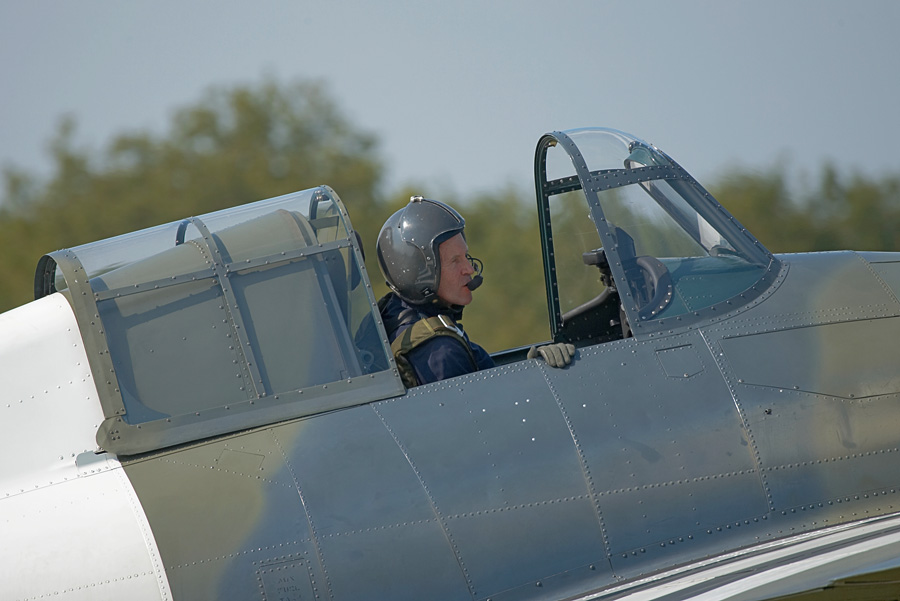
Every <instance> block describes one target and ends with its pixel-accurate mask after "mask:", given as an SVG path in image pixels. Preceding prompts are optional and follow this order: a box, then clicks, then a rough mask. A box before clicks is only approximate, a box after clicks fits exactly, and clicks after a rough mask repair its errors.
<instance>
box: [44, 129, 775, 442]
mask: <svg viewBox="0 0 900 601" xmlns="http://www.w3.org/2000/svg"><path fill="white" fill-rule="evenodd" d="M535 177H536V180H535V181H536V189H537V200H538V215H539V222H540V226H541V243H542V248H543V256H544V267H545V278H546V290H547V300H548V307H549V314H550V326H551V328H550V329H551V333H552V336H553V339H554V341H555V342H571V343H573V344H575V345H576V346H581V347H583V346H587V345H591V344H597V343H602V342H608V341H613V340H619V339H622V338H629V337H632V336H633V337H635V338H637V339H641V338H642V337H651V336H656V335H660V334H662V333H664V332H666V331H673V330H676V329H679V328H682V327H691V326H692V324H695V323H698V322H700V321H701V320H703V321H704V322H708V321H709V320H710V319H713V320H714V319H716V318H717V316H723V317H724V316H725V315H730V314H733V312H734V311H740V310H742V308H744V307H747V306H750V305H751V304H752V303H754V302H756V299H758V298H759V297H760V295H762V294H763V293H764V292H765V291H766V290H767V289H768V288H770V284H771V283H772V282H773V281H774V280H775V278H776V276H777V274H778V271H779V263H778V261H777V259H776V258H775V257H773V256H772V255H771V254H770V253H769V252H768V251H767V250H766V249H765V248H763V247H762V246H761V245H760V244H759V243H758V242H757V241H756V240H755V239H754V238H753V237H752V236H751V235H750V234H749V233H748V232H747V231H746V230H745V229H744V228H742V227H741V226H740V224H738V223H737V222H736V221H735V220H734V218H733V217H731V215H729V214H728V213H727V211H725V209H723V208H722V207H721V205H719V204H718V203H717V202H716V201H715V200H714V199H713V198H712V197H711V196H710V195H709V194H708V193H707V192H706V191H705V190H704V189H703V188H702V187H701V186H700V185H699V184H698V183H697V182H696V181H695V180H694V179H693V178H692V177H691V176H690V175H689V174H688V173H687V172H686V171H684V170H683V169H682V168H681V167H680V166H679V165H678V164H677V163H675V162H674V161H673V160H672V159H670V158H669V157H668V156H667V155H665V154H664V153H662V152H661V151H660V150H658V149H657V148H655V147H653V146H652V145H650V144H647V143H646V142H643V141H641V140H639V139H637V138H634V137H633V136H629V135H628V134H624V133H622V132H618V131H615V130H610V129H583V130H573V131H569V132H554V133H550V134H546V135H545V136H543V137H542V138H541V140H540V141H539V143H538V147H537V151H536V154H535ZM535 243H536V242H535ZM54 292H61V293H62V294H63V295H65V296H66V298H67V299H68V301H69V304H70V305H71V306H72V309H73V311H74V314H75V319H76V321H77V323H78V327H79V329H80V331H81V336H82V339H83V341H84V343H85V349H86V351H87V354H88V360H89V362H90V368H91V373H92V374H93V376H94V380H95V384H96V386H97V392H98V394H99V398H100V402H101V405H102V410H103V416H104V420H103V422H102V424H101V425H100V427H99V431H98V433H97V443H98V445H99V446H100V448H102V449H105V450H108V451H110V452H113V453H115V454H120V455H133V454H138V453H143V452H147V451H152V450H155V449H160V448H164V447H170V446H173V445H177V444H182V443H187V442H190V441H194V440H198V439H202V438H208V437H211V436H216V435H219V434H224V433H228V432H234V431H236V430H243V429H247V428H253V427H256V426H261V425H266V424H271V423H274V422H277V421H282V420H286V419H294V418H298V417H304V416H307V415H313V414H316V413H320V412H323V411H330V410H334V409H339V408H342V407H347V406H351V405H359V404H364V403H369V402H372V401H376V400H380V399H386V398H391V397H395V396H400V395H403V394H404V393H405V388H404V386H403V384H402V382H401V380H400V378H399V375H398V372H397V369H396V364H395V362H394V359H393V357H392V355H391V352H390V347H389V344H388V343H387V340H386V337H385V336H384V328H383V327H381V321H380V316H379V311H378V307H377V304H376V300H375V298H374V295H373V291H372V288H371V285H370V280H369V277H368V275H367V273H366V270H365V265H364V262H363V252H362V248H361V245H360V241H359V239H358V238H357V237H356V235H355V233H354V231H353V229H352V227H351V225H350V219H349V216H348V214H347V211H346V209H345V207H344V205H343V203H342V202H341V200H340V199H339V198H338V196H337V194H336V193H335V192H334V190H332V189H331V188H329V187H327V186H321V187H318V188H313V189H311V190H305V191H302V192H297V193H294V194H288V195H286V196H281V197H277V198H272V199H269V200H263V201H259V202H256V203H252V204H249V205H245V206H242V207H236V208H232V209H227V210H224V211H219V212H215V213H210V214H207V215H201V216H199V217H192V218H189V219H185V220H182V221H176V222H172V223H169V224H165V225H161V226H158V227H155V228H150V229H147V230H142V231H139V232H134V233H131V234H126V235H123V236H119V237H117V238H111V239H109V240H103V241H100V242H95V243H91V244H86V245H83V246H79V247H76V248H73V249H67V250H61V251H57V252H54V253H50V254H48V255H46V256H45V257H43V258H42V259H41V261H40V264H39V266H38V270H37V273H36V278H35V295H36V297H37V298H40V297H42V296H47V295H49V294H52V293H54ZM535 342H538V341H535ZM500 354H503V353H498V355H500ZM506 356H507V359H511V360H519V359H522V358H524V353H523V352H521V349H516V350H513V351H509V352H507V353H506ZM504 362H507V361H498V363H499V364H502V363H504Z"/></svg>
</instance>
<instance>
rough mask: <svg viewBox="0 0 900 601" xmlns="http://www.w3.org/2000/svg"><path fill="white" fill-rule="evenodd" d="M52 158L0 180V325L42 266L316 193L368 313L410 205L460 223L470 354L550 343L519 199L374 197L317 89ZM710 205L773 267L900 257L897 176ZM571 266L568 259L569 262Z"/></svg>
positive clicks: (763, 184)
mask: <svg viewBox="0 0 900 601" xmlns="http://www.w3.org/2000/svg"><path fill="white" fill-rule="evenodd" d="M51 152H52V158H53V165H54V169H53V174H52V176H51V177H50V178H49V179H48V180H47V181H39V180H37V179H36V178H34V177H32V176H31V175H29V174H28V173H25V172H23V171H21V170H17V169H6V170H4V172H3V174H2V179H3V186H4V187H3V198H2V203H0V257H2V260H0V311H3V310H6V309H9V308H12V307H14V306H17V305H19V304H23V303H25V302H28V301H29V300H31V298H32V281H33V277H34V269H35V266H36V264H37V261H38V259H39V258H40V256H41V255H43V254H44V253H46V252H49V251H53V250H56V249H58V248H65V247H71V246H76V245H79V244H82V243H86V242H90V241H93V240H99V239H103V238H107V237H110V236H114V235H118V234H122V233H125V232H129V231H134V230H138V229H142V228H145V227H149V226H153V225H157V224H160V223H166V222H169V221H173V220H176V219H181V218H183V217H186V216H190V215H198V214H202V213H207V212H210V211H214V210H217V209H221V208H226V207H231V206H235V205H239V204H243V203H246V202H251V201H254V200H259V199H263V198H270V197H273V196H277V195H280V194H285V193H289V192H293V191H296V190H303V189H307V188H311V187H313V186H317V185H320V184H328V185H330V186H331V187H333V188H334V189H335V190H336V191H337V193H338V194H339V195H340V196H341V198H342V199H343V201H344V202H345V204H346V205H347V208H348V210H349V211H350V216H351V219H352V222H353V225H354V227H355V228H356V229H357V230H358V231H359V232H360V234H361V237H362V240H363V243H364V246H365V249H366V256H367V260H366V266H367V270H368V273H369V278H370V280H371V281H372V284H373V289H374V292H375V295H376V297H377V296H380V295H382V294H384V293H385V292H386V291H387V288H386V286H385V285H384V283H383V279H382V277H381V273H380V271H379V270H378V266H377V261H376V258H375V241H376V239H377V235H378V231H379V230H380V228H381V225H382V223H384V221H385V219H387V217H388V216H389V215H390V214H391V213H392V212H394V211H396V210H397V209H399V208H401V207H403V206H405V205H406V203H407V202H408V200H409V197H410V196H411V195H412V194H425V195H427V196H431V197H434V198H438V199H440V200H444V201H447V202H449V203H451V204H452V205H454V206H456V207H457V208H459V209H460V210H461V212H462V213H463V214H464V215H465V217H466V221H467V238H468V243H469V247H470V252H471V253H472V254H473V255H474V256H476V257H479V258H480V259H481V260H482V261H483V262H484V266H485V271H484V276H485V281H484V285H483V286H482V287H481V288H479V289H478V290H477V291H476V292H475V295H474V296H475V300H474V302H473V303H472V305H470V306H469V307H467V308H466V311H465V320H464V322H465V325H466V329H467V331H468V332H469V333H470V334H471V335H472V338H473V339H474V340H476V341H478V342H479V343H480V344H482V345H483V346H485V347H486V348H487V349H488V350H489V351H497V350H502V349H505V348H511V347H516V346H522V345H527V344H532V343H535V342H539V341H544V340H547V339H549V336H550V334H549V325H548V321H549V320H548V315H547V300H546V292H545V287H544V273H543V262H542V259H541V245H540V239H539V233H538V231H539V230H538V222H537V217H536V214H535V204H534V197H533V192H532V191H530V190H529V189H528V188H527V186H524V183H523V189H516V188H506V189H500V190H498V191H497V192H496V193H492V194H486V195H483V196H479V197H477V198H471V199H459V198H452V197H450V196H452V195H441V194H440V193H437V192H435V191H433V190H431V191H429V190H428V189H426V188H425V187H423V186H417V187H412V186H406V187H404V188H401V189H400V190H396V191H391V192H390V193H388V194H387V195H384V194H382V192H381V191H380V182H381V178H382V175H383V165H382V161H381V158H380V157H379V155H378V152H377V144H376V140H375V138H374V137H372V136H371V135H368V134H365V133H362V132H360V131H359V130H358V129H357V128H355V127H354V126H352V125H351V124H349V123H348V122H347V121H346V120H345V119H344V118H343V117H342V116H341V115H340V113H339V112H338V111H337V109H336V108H335V104H334V102H333V101H332V100H331V99H330V98H329V97H328V96H327V94H326V93H325V91H324V90H323V88H322V87H321V86H320V85H318V84H314V83H297V84H293V85H286V86H285V85H279V84H277V83H275V82H272V81H266V82H263V83H262V84H261V85H259V86H255V87H235V88H230V89H214V90H211V91H210V92H208V93H207V94H206V96H205V97H204V98H203V99H202V100H201V101H199V102H198V103H197V104H195V105H194V106H189V107H186V108H184V109H182V110H180V111H178V112H177V113H176V114H175V115H174V117H173V119H172V121H171V125H170V129H169V131H168V133H167V134H165V135H162V136H159V135H152V134H149V133H141V132H137V133H134V132H132V133H124V134H121V135H119V136H117V137H116V138H115V139H114V140H112V142H111V143H110V144H109V145H108V146H107V147H106V148H105V149H104V150H103V151H102V152H100V153H95V152H91V151H88V150H85V149H80V148H77V147H76V145H75V123H74V121H72V120H66V121H63V122H62V123H61V124H60V126H59V129H58V131H57V134H56V137H55V139H54V140H53V141H52V144H51ZM711 191H712V192H713V193H714V195H715V196H716V197H717V198H718V199H719V200H720V201H721V202H722V203H723V204H724V205H725V206H726V208H728V210H729V211H731V212H732V213H733V214H734V215H735V217H737V219H738V220H739V221H741V222H742V223H743V224H744V225H745V226H747V227H748V228H749V229H750V230H751V231H752V232H754V234H755V235H756V236H757V237H758V238H759V239H760V240H761V241H762V242H763V244H765V245H766V246H767V247H768V248H769V249H770V250H773V251H775V252H798V251H809V250H831V249H844V248H849V249H854V250H900V176H891V177H883V178H882V179H879V180H873V179H867V178H865V177H863V176H861V175H858V174H857V175H852V176H844V175H842V174H839V173H838V172H837V171H836V170H835V169H834V168H833V167H830V166H826V167H825V168H823V170H822V172H821V174H820V178H819V180H818V182H817V183H816V184H815V185H814V186H812V187H807V188H803V187H799V186H796V185H794V184H793V182H792V181H791V179H790V178H789V177H788V175H787V174H786V173H785V172H784V171H783V170H778V169H776V170H773V171H770V172H768V173H751V172H749V171H734V172H731V173H728V174H726V175H725V176H724V177H722V178H721V179H720V180H719V181H718V182H717V183H716V184H715V185H714V186H712V187H711ZM578 206H579V207H580V206H581V205H580V204H579V205H578ZM563 209H566V207H562V208H561V209H559V210H563ZM557 213H559V211H557ZM565 217H566V214H565V211H563V213H561V214H557V215H555V216H554V220H555V222H556V227H558V228H559V230H560V232H558V233H559V234H560V236H561V237H562V239H561V240H559V243H560V244H563V245H564V243H565V242H567V241H568V240H567V238H572V241H574V240H575V238H576V237H578V236H582V235H583V234H584V231H583V226H584V218H585V215H583V214H581V212H580V211H578V210H576V211H575V212H574V213H573V215H571V218H572V219H571V220H567V219H566V218H565ZM572 220H577V222H575V221H572ZM570 221H572V222H571V223H569V222H570ZM567 223H568V225H567ZM567 227H568V228H569V229H568V230H567V229H566V228H567ZM561 248H562V247H561ZM579 248H580V247H579ZM580 252H581V251H580V250H579V251H578V252H577V253H576V252H575V251H572V253H571V254H572V257H570V259H571V260H572V261H576V262H578V261H580ZM563 254H565V253H563ZM579 267H580V265H579ZM573 272H577V270H576V271H573ZM579 287H581V288H584V289H585V290H584V293H583V294H582V295H581V296H585V295H587V296H591V295H592V294H593V293H594V292H595V291H596V292H598V291H599V283H598V282H596V281H588V280H585V281H578V280H575V281H572V282H569V283H567V288H569V289H571V290H573V291H578V290H580V289H581V288H579Z"/></svg>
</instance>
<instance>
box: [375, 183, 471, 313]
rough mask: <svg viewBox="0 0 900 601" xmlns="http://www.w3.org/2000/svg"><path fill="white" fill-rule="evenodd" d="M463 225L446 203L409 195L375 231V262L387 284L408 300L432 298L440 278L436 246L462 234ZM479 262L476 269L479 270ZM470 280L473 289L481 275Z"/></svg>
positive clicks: (438, 255) (434, 297) (422, 302)
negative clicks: (407, 200)
mask: <svg viewBox="0 0 900 601" xmlns="http://www.w3.org/2000/svg"><path fill="white" fill-rule="evenodd" d="M465 227H466V220H465V219H463V218H462V215H460V214H459V213H457V212H456V211H455V210H454V209H453V208H452V207H450V206H449V205H446V204H444V203H442V202H440V201H437V200H430V199H428V198H423V197H422V196H413V197H411V198H410V199H409V204H408V205H406V206H405V207H404V208H402V209H400V210H399V211H397V212H396V213H394V214H393V215H391V216H390V217H388V220H387V221H385V222H384V225H383V226H382V228H381V232H380V233H379V234H378V246H377V251H378V252H377V254H378V266H379V267H380V268H381V273H382V274H383V275H384V279H385V280H386V281H387V285H388V286H390V288H391V290H393V291H394V292H395V293H396V294H397V295H398V296H399V297H400V298H402V299H403V300H405V301H406V302H408V303H412V304H424V303H428V302H431V301H433V300H435V299H436V298H437V291H438V286H439V285H440V281H441V259H440V254H439V253H438V246H440V244H441V243H442V242H444V241H446V240H449V239H450V238H452V237H453V236H455V235H456V234H462V235H463V237H465V233H464V230H465ZM470 260H471V259H470ZM475 261H477V260H475ZM478 263H479V264H478V265H477V266H476V272H480V271H481V270H480V269H479V268H480V262H478ZM472 283H474V286H469V287H470V288H471V289H473V290H474V289H475V287H476V286H477V285H478V284H480V283H481V278H480V276H478V277H477V282H476V281H475V278H473V282H472Z"/></svg>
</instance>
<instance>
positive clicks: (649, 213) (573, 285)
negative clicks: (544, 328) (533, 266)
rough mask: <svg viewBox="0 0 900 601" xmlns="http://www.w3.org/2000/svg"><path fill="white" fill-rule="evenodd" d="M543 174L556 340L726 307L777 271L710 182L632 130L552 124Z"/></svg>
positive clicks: (641, 328) (634, 329)
mask: <svg viewBox="0 0 900 601" xmlns="http://www.w3.org/2000/svg"><path fill="white" fill-rule="evenodd" d="M535 178H536V186H537V192H538V209H539V215H540V224H541V237H542V244H543V252H544V263H545V275H546V284H547V294H548V305H549V308H550V315H551V331H552V333H553V336H554V339H555V340H557V341H567V342H574V343H576V344H585V343H588V344H590V343H596V342H603V341H608V340H614V339H618V338H622V337H629V336H633V335H635V336H639V335H641V334H643V333H647V334H650V333H653V332H659V331H662V330H664V329H672V328H676V327H681V326H684V325H688V324H690V323H693V322H695V321H699V320H701V319H708V318H709V317H710V316H714V315H716V314H725V313H728V312H729V311H731V310H733V309H736V308H738V307H739V306H741V305H743V304H746V303H747V302H750V301H751V300H752V299H753V298H755V297H756V296H758V294H759V293H760V292H761V291H762V290H763V289H765V288H766V287H767V282H768V281H771V280H772V279H773V278H774V277H775V274H776V273H777V268H776V267H777V260H776V259H775V258H774V257H773V256H772V255H771V254H770V253H769V252H768V251H767V250H766V249H765V248H763V247H762V245H760V244H759V242H757V241H756V239H755V238H753V237H752V236H751V235H750V234H749V232H747V231H746V230H745V229H744V228H743V227H741V226H740V224H738V223H737V221H736V220H735V219H734V218H733V217H732V216H731V215H730V214H728V212H727V211H726V210H725V209H724V208H723V207H722V206H721V205H720V204H719V203H718V202H716V201H715V200H714V199H713V198H712V197H711V196H710V195H709V194H708V193H707V192H706V191H705V190H704V189H703V188H702V187H701V186H700V184H698V183H697V182H696V181H695V180H694V179H693V178H692V177H691V176H690V175H689V174H688V173H687V172H686V171H684V169H682V168H681V167H680V166H679V165H678V164H677V163H676V162H675V161H673V160H672V159H671V158H669V157H668V156H667V155H666V154H664V153H663V152H662V151H660V150H659V149H657V148H656V147H654V146H652V145H650V144H648V143H646V142H644V141H642V140H639V139H637V138H635V137H633V136H630V135H629V134H626V133H623V132H620V131H616V130H612V129H579V130H572V131H568V132H554V133H552V134H547V135H545V136H544V137H543V138H542V139H541V140H540V142H539V143H538V147H537V152H536V155H535Z"/></svg>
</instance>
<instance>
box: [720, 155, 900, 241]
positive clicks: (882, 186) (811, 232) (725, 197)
mask: <svg viewBox="0 0 900 601" xmlns="http://www.w3.org/2000/svg"><path fill="white" fill-rule="evenodd" d="M710 192H712V193H713V195H714V196H715V197H716V198H717V199H718V200H719V202H721V203H722V204H723V205H724V206H725V207H726V208H727V209H728V210H729V211H730V212H731V213H732V214H733V215H734V216H735V217H736V218H737V219H738V221H740V222H741V223H742V224H743V225H744V226H745V227H746V228H747V229H749V230H750V231H751V232H753V234H754V235H755V236H756V237H757V238H758V239H759V241H760V242H762V243H763V244H764V245H765V246H766V247H767V248H768V249H769V250H771V251H772V252H807V251H823V250H881V251H897V250H900V176H896V175H895V176H887V177H883V178H882V179H880V180H870V179H867V178H866V177H864V176H862V175H860V174H853V175H851V176H841V175H840V174H839V173H838V172H837V170H835V169H834V167H832V166H830V165H826V166H824V167H823V169H822V171H821V174H820V178H819V181H818V183H817V184H816V185H815V187H812V188H810V187H809V186H806V187H801V186H794V187H791V186H790V185H789V181H788V177H787V175H786V174H785V172H784V171H782V170H776V171H774V172H771V173H768V174H753V173H750V172H746V171H735V172H732V173H729V174H726V175H725V176H724V177H722V178H721V179H720V180H719V182H718V183H717V184H716V185H714V186H711V187H710Z"/></svg>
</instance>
